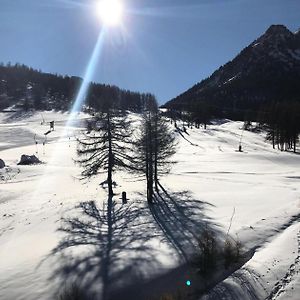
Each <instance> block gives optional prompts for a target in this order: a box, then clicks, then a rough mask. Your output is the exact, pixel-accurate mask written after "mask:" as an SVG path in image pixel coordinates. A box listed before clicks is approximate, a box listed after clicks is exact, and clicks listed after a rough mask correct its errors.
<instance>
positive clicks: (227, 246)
mask: <svg viewBox="0 0 300 300" xmlns="http://www.w3.org/2000/svg"><path fill="white" fill-rule="evenodd" d="M223 256H224V266H225V268H226V269H227V268H228V267H229V266H231V265H232V264H234V263H237V262H238V261H239V260H240V258H241V242H240V241H235V240H230V239H229V237H227V238H226V240H225V242H224V249H223Z"/></svg>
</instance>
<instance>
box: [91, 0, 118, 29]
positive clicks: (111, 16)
mask: <svg viewBox="0 0 300 300" xmlns="http://www.w3.org/2000/svg"><path fill="white" fill-rule="evenodd" d="M97 12H98V15H99V17H100V19H101V21H102V22H103V24H104V25H106V26H117V25H118V24H120V22H121V20H122V15H123V6H122V4H121V2H120V1H119V0H101V1H100V2H99V3H98V9H97Z"/></svg>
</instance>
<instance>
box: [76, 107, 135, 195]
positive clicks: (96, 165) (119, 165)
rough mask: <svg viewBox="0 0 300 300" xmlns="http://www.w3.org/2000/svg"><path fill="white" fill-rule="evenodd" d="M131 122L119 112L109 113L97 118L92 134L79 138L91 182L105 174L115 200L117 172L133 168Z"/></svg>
mask: <svg viewBox="0 0 300 300" xmlns="http://www.w3.org/2000/svg"><path fill="white" fill-rule="evenodd" d="M131 137H132V132H131V129H130V121H129V120H128V118H127V116H126V115H125V114H123V113H121V112H120V111H118V110H114V109H107V110H106V111H104V112H101V113H98V114H96V115H95V117H94V119H93V122H92V124H91V123H90V124H89V130H88V132H86V133H84V134H83V136H82V137H81V138H78V147H77V154H78V156H79V159H78V160H77V163H79V164H80V165H81V166H82V167H83V168H84V170H83V171H82V175H83V177H84V178H89V177H91V176H94V175H96V174H98V173H99V171H104V172H106V173H107V180H106V182H107V185H108V194H109V196H113V172H114V171H115V170H116V169H124V168H128V167H129V166H130V165H132V155H131V154H130V151H131V147H130V145H131Z"/></svg>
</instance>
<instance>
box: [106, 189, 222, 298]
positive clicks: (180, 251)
mask: <svg viewBox="0 0 300 300" xmlns="http://www.w3.org/2000/svg"><path fill="white" fill-rule="evenodd" d="M209 206H211V204H209V203H206V202H203V201H200V200H195V199H193V197H192V195H191V194H190V193H189V192H188V191H183V192H169V191H167V190H166V189H165V188H164V187H163V186H162V185H161V184H159V186H158V189H157V190H156V192H155V198H154V203H153V204H151V205H149V209H150V212H151V215H152V217H153V219H154V222H153V223H154V224H155V225H156V228H157V229H156V232H157V233H158V236H159V238H160V240H161V241H162V242H166V243H168V244H169V245H170V246H171V248H172V249H174V250H175V252H176V254H177V255H178V256H177V258H176V257H174V260H176V259H177V261H176V263H175V264H177V265H178V267H176V268H174V269H169V270H167V269H165V273H162V274H160V275H159V276H157V277H155V278H152V279H151V278H150V279H146V280H141V281H139V283H138V284H136V283H132V284H131V285H128V286H125V287H123V288H121V289H116V290H115V291H114V292H113V293H112V298H111V299H113V300H119V299H120V300H121V299H122V300H127V299H128V300H129V299H130V300H134V299H139V300H145V299H147V300H148V299H159V295H163V294H165V293H176V292H178V290H181V289H183V290H185V280H186V278H189V277H187V276H190V275H191V273H193V270H192V268H191V265H190V261H192V260H193V258H194V255H195V253H196V252H197V241H198V238H199V237H200V235H201V232H202V230H204V229H208V230H211V231H213V232H214V233H215V235H216V236H218V235H220V236H221V235H222V233H221V229H219V227H218V225H217V224H216V223H214V222H213V220H211V219H210V218H209V217H207V216H206V215H205V211H206V210H207V209H208V208H209ZM190 296H191V297H192V298H191V299H193V296H192V295H190ZM184 299H185V298H184Z"/></svg>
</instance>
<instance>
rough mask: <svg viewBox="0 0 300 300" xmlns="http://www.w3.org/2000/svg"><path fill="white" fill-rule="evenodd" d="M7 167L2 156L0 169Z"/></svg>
mask: <svg viewBox="0 0 300 300" xmlns="http://www.w3.org/2000/svg"><path fill="white" fill-rule="evenodd" d="M4 167H5V162H4V161H3V160H2V159H1V158H0V169H3V168H4Z"/></svg>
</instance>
